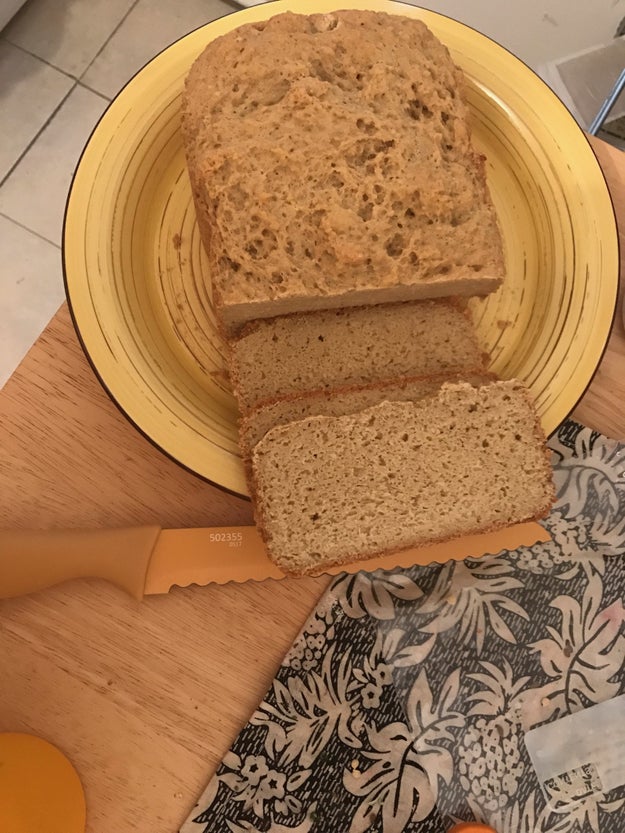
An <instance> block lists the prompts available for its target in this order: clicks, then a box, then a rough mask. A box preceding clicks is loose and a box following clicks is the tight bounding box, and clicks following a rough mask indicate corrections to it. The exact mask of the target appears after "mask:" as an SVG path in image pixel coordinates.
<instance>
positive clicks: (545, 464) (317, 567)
mask: <svg viewBox="0 0 625 833" xmlns="http://www.w3.org/2000/svg"><path fill="white" fill-rule="evenodd" d="M493 384H494V385H497V386H503V387H504V388H507V390H508V391H509V392H513V394H514V395H517V394H518V395H519V396H520V397H521V398H522V399H523V400H524V401H525V407H523V408H522V411H523V412H524V417H523V419H524V420H526V419H527V418H528V417H529V419H531V424H530V423H529V422H526V427H527V428H528V434H529V438H530V458H531V459H532V460H533V462H532V466H533V468H534V469H535V472H534V476H535V478H536V482H537V483H538V485H539V487H540V492H541V494H540V496H537V497H536V498H535V499H534V501H533V505H532V507H531V510H526V511H518V510H517V507H516V506H514V507H513V508H512V509H511V515H510V517H507V518H502V519H501V521H490V522H488V523H481V524H480V523H476V524H471V523H467V524H466V525H465V526H463V528H462V529H459V530H458V531H457V533H454V534H451V535H448V534H442V535H439V536H437V535H434V536H431V537H430V538H428V539H427V540H424V539H422V538H415V540H414V541H413V542H411V543H407V544H405V545H402V546H396V547H395V546H389V547H387V548H380V549H378V550H376V551H367V552H365V553H364V554H362V555H360V556H359V555H358V554H357V553H354V551H353V550H350V551H348V552H346V553H345V554H344V555H339V556H334V557H332V556H325V554H322V553H317V556H318V557H317V558H316V560H315V563H314V564H312V565H303V566H302V567H301V569H298V566H297V565H296V566H295V567H294V566H293V562H292V561H291V560H290V558H289V555H288V554H287V555H286V556H285V554H284V553H282V552H281V551H279V548H280V547H281V546H282V545H283V544H282V542H280V543H279V544H277V545H276V540H275V536H274V533H273V531H272V530H273V529H275V528H276V527H275V524H273V525H272V524H271V523H268V521H267V518H266V515H265V511H264V501H263V499H262V490H263V488H265V484H264V483H263V478H262V472H259V468H258V455H259V452H260V454H261V455H262V454H263V453H264V449H265V448H266V445H267V439H268V438H270V440H269V441H270V442H271V441H273V440H274V439H275V437H279V436H280V435H281V434H282V435H284V433H285V432H288V431H289V430H291V426H293V425H295V423H291V424H290V425H286V426H278V427H276V428H274V429H272V430H271V431H270V432H268V434H267V435H266V436H265V438H264V440H261V441H260V442H259V443H258V445H257V446H256V448H255V450H254V452H253V454H252V463H253V468H254V479H255V493H254V512H255V520H256V524H257V526H258V528H259V530H260V533H261V536H262V537H263V540H264V541H265V543H266V545H267V549H268V552H269V554H270V557H271V558H272V559H273V560H274V561H275V563H276V564H277V565H278V566H279V567H280V569H281V570H283V571H285V572H287V573H288V574H290V575H308V574H313V573H318V572H323V571H324V569H326V568H328V567H331V566H340V565H341V564H345V563H351V562H357V561H359V560H365V559H368V558H372V557H375V556H386V555H391V554H392V553H394V552H401V551H402V550H404V549H406V548H409V547H411V546H427V545H428V544H434V543H444V542H445V541H451V540H454V539H456V538H459V537H463V536H465V535H475V534H480V533H485V532H493V531H496V530H497V529H503V528H505V527H506V526H509V525H510V524H511V523H521V522H526V521H538V520H540V519H541V518H544V517H545V516H546V515H547V514H548V513H549V511H550V509H551V508H552V506H553V504H554V502H555V497H556V495H555V486H554V483H553V472H552V467H551V461H550V453H549V451H548V449H547V447H546V443H545V436H544V432H543V430H542V426H541V424H540V420H539V418H538V415H537V414H536V411H535V409H534V406H533V403H532V399H531V396H530V395H529V392H528V391H527V389H526V388H525V387H524V386H523V385H522V384H521V383H519V382H517V381H516V380H513V381H509V382H496V383H493ZM469 387H470V386H468V385H464V384H451V385H445V386H443V388H442V391H443V397H442V398H443V401H446V400H448V399H449V396H450V395H451V396H453V395H454V393H459V394H460V396H462V395H463V391H464V392H465V393H466V391H467V388H469ZM485 387H488V386H485ZM445 392H447V393H445ZM388 404H390V403H382V405H381V406H374V407H373V408H369V409H367V410H365V411H362V412H360V414H358V415H357V418H358V419H362V418H364V417H365V416H369V415H370V414H373V413H375V412H376V411H377V410H378V409H379V408H381V407H382V408H383V407H384V406H386V405H388ZM395 404H405V403H395ZM417 407H419V405H417ZM335 419H342V418H335ZM331 420H332V418H327V417H308V418H307V419H305V420H301V421H300V423H301V424H302V425H304V423H305V424H306V425H307V426H308V425H310V426H311V427H312V426H314V424H315V422H316V423H317V424H318V425H320V426H321V425H324V426H326V425H328V424H329V423H330V422H331ZM344 424H345V425H346V424H347V423H346V422H345V423H344ZM500 427H501V426H500ZM460 436H461V433H459V434H458V437H460ZM373 453H375V449H373V450H372V454H373ZM458 453H463V450H462V449H460V447H459V448H458ZM515 474H516V473H515V472H514V471H511V472H510V474H509V476H510V479H511V481H512V478H514V477H515ZM345 488H347V485H346V486H345ZM354 511H355V512H356V511H357V507H354Z"/></svg>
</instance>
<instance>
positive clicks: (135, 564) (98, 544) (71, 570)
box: [0, 526, 160, 599]
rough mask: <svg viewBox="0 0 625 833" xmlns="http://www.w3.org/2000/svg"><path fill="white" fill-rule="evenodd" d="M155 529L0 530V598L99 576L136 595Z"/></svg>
mask: <svg viewBox="0 0 625 833" xmlns="http://www.w3.org/2000/svg"><path fill="white" fill-rule="evenodd" d="M159 533H160V528H159V527H158V526H140V527H135V528H132V529H94V530H79V529H75V530H50V531H47V532H38V531H34V532H31V531H25V530H15V531H10V530H0V599H10V598H11V597H13V596H23V595H25V594H27V593H34V592H36V591H37V590H43V589H44V588H45V587H52V586H53V585H55V584H60V583H61V582H63V581H69V580H70V579H73V578H103V579H106V580H107V581H110V582H112V583H113V584H116V585H117V586H118V587H121V588H122V589H123V590H126V592H127V593H130V595H131V596H134V597H135V598H136V599H141V598H143V588H144V587H145V576H146V573H147V569H148V564H149V563H150V558H151V556H152V551H153V549H154V545H155V544H156V541H157V539H158V536H159Z"/></svg>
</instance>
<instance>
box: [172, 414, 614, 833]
mask: <svg viewBox="0 0 625 833" xmlns="http://www.w3.org/2000/svg"><path fill="white" fill-rule="evenodd" d="M549 444H550V448H551V450H552V453H553V466H554V477H555V483H556V490H557V502H556V505H555V507H554V509H553V511H552V512H551V514H550V516H549V517H548V518H547V519H546V520H545V522H544V524H545V526H546V527H547V528H548V529H549V531H550V533H551V536H552V539H551V541H549V542H548V543H546V544H539V545H537V546H535V547H530V548H523V549H520V550H517V551H515V552H502V553H500V554H499V555H497V556H493V557H491V556H489V557H485V558H481V559H469V560H466V561H464V562H450V563H448V564H444V565H440V564H432V565H430V566H428V567H414V568H412V569H409V570H401V571H400V570H397V571H392V572H382V571H379V572H376V573H371V574H365V573H358V574H356V575H350V576H347V575H342V576H339V577H337V578H336V580H335V581H334V583H333V585H332V587H331V588H330V589H329V591H328V592H327V593H326V594H325V595H324V597H323V598H322V599H321V600H320V602H319V604H318V605H317V608H316V610H315V611H314V612H313V614H312V615H311V616H310V618H309V620H308V621H307V623H306V624H305V625H304V627H303V629H302V631H301V633H300V635H299V636H298V638H297V639H296V640H295V642H294V644H293V647H292V648H291V650H290V651H289V653H288V654H287V656H286V657H285V660H284V662H283V663H282V666H281V668H280V670H279V672H278V674H277V676H276V678H275V680H274V681H273V684H272V686H271V688H270V690H269V692H268V693H267V695H266V696H265V699H264V700H263V702H262V703H261V704H260V705H259V707H258V708H257V710H256V712H255V713H254V715H253V716H252V718H251V720H250V722H249V723H248V724H247V726H245V727H244V729H243V730H242V732H241V733H240V735H239V737H238V738H237V740H236V741H235V743H234V745H233V747H232V749H231V751H230V752H229V753H228V754H227V755H226V757H225V758H224V760H223V762H222V764H221V765H220V766H219V768H218V769H217V772H216V773H215V775H214V776H213V778H212V779H211V781H210V782H209V784H208V787H207V789H206V790H205V792H204V794H203V795H202V796H201V798H200V800H199V801H198V803H197V805H196V807H195V809H194V810H193V811H192V812H191V814H190V816H189V819H188V821H187V822H186V823H185V825H184V826H183V828H182V833H222V832H223V833H229V831H231V832H232V833H288V831H294V832H295V833H326V831H337V833H366V831H369V832H370V833H403V831H406V833H446V831H447V830H448V829H449V827H450V826H451V824H452V823H453V822H456V821H462V820H470V819H477V820H479V821H484V822H486V823H488V824H490V825H491V826H492V827H494V828H495V830H497V831H498V833H547V831H557V832H558V833H622V831H623V830H625V787H622V788H618V789H615V790H613V791H612V792H610V793H606V794H604V793H597V792H594V793H592V794H590V795H587V796H585V797H584V798H583V800H580V801H578V802H577V803H576V804H573V805H570V806H567V807H565V808H564V809H563V808H562V807H558V808H554V807H552V806H551V805H550V804H548V803H547V799H546V798H545V795H544V793H543V790H542V789H541V786H540V785H539V783H538V781H537V778H536V775H535V772H534V769H533V766H532V763H531V761H530V759H529V756H528V753H527V750H526V747H525V743H524V734H525V732H527V731H528V730H529V729H531V728H535V727H536V726H540V725H541V724H544V723H547V722H550V721H553V720H557V719H558V718H560V717H563V716H565V715H567V714H572V713H575V712H577V711H579V710H581V709H585V708H588V707H590V706H592V705H593V704H596V703H600V702H603V701H604V700H607V699H609V698H612V697H615V696H617V695H619V694H623V693H625V608H624V606H623V597H624V596H625V562H624V561H623V559H624V558H625V445H619V444H618V443H616V442H613V441H611V440H607V439H606V438H605V437H602V436H600V435H599V434H596V433H594V432H591V431H590V430H588V429H586V428H583V427H582V426H580V425H578V424H576V423H574V422H572V421H567V422H565V423H564V424H563V425H562V426H561V428H560V430H559V431H558V433H557V435H556V436H554V437H553V438H552V439H551V440H550V443H549Z"/></svg>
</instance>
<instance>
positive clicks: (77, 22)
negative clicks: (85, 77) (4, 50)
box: [4, 0, 134, 78]
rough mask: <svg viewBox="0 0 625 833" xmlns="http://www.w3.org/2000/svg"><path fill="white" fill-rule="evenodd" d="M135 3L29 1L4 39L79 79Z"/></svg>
mask: <svg viewBox="0 0 625 833" xmlns="http://www.w3.org/2000/svg"><path fill="white" fill-rule="evenodd" d="M133 2H134V0H29V2H28V3H26V5H25V6H24V7H23V8H22V9H21V10H20V11H19V12H18V13H17V15H16V16H15V17H14V18H13V20H12V21H11V23H9V25H8V26H7V28H6V29H5V31H4V36H5V37H6V39H7V40H9V41H10V42H11V43H14V44H15V45H16V46H21V47H23V48H24V49H26V50H28V52H32V53H33V54H34V55H37V56H38V57H39V58H43V59H44V60H46V61H49V62H50V63H51V64H53V65H54V66H55V67H58V68H59V69H62V70H63V71H64V72H68V73H69V74H70V75H73V76H74V77H76V78H78V77H79V76H80V75H82V73H83V72H84V71H85V70H86V68H87V67H88V66H89V64H90V63H91V61H92V60H93V59H94V58H95V56H96V55H97V54H98V52H99V51H100V49H101V48H102V46H103V45H104V44H105V42H106V40H107V38H108V37H109V36H110V34H111V33H112V32H113V30H114V29H115V27H116V26H117V25H118V24H119V22H120V21H121V20H122V18H123V16H124V15H125V14H126V12H127V11H128V9H130V7H131V6H132V4H133Z"/></svg>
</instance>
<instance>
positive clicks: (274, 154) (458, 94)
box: [183, 10, 503, 318]
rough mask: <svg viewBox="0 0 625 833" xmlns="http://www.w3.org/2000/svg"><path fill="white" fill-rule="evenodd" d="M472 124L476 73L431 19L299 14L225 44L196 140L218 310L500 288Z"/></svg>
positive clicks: (188, 91)
mask: <svg viewBox="0 0 625 833" xmlns="http://www.w3.org/2000/svg"><path fill="white" fill-rule="evenodd" d="M468 121H469V118H468V109H467V105H466V101H465V80H464V76H463V74H462V72H461V71H460V70H459V69H458V68H457V67H456V66H455V65H454V63H453V62H452V60H451V58H450V55H449V52H448V50H447V49H446V47H445V46H443V45H442V44H441V43H440V41H438V39H437V38H435V37H434V35H433V34H432V33H431V32H430V31H429V29H428V28H427V27H426V26H425V25H424V24H423V23H422V22H421V21H418V20H413V19H410V18H406V17H403V16H399V15H388V14H384V13H377V12H368V11H352V10H347V11H340V12H335V13H332V14H326V15H310V16H306V15H295V14H291V13H285V14H280V15H276V16H275V17H272V18H271V19H269V20H268V21H266V22H262V23H255V24H247V25H245V26H242V27H240V28H238V29H236V30H234V31H232V32H230V33H228V34H227V35H224V36H223V37H221V38H218V39H216V40H215V41H213V42H212V43H210V44H209V45H208V46H207V48H206V49H205V50H204V52H203V53H202V54H201V55H200V57H199V58H198V59H197V60H196V62H195V64H194V65H193V67H192V69H191V71H190V73H189V75H188V78H187V81H186V87H185V93H184V96H183V135H184V140H185V148H186V153H187V159H188V165H189V172H190V176H191V183H192V188H193V193H194V199H195V204H196V209H197V215H198V221H199V225H200V231H201V234H202V239H203V242H204V245H205V247H206V249H207V252H208V256H209V261H210V268H211V274H212V277H213V289H214V291H215V295H216V300H217V301H218V304H219V305H221V306H226V307H228V306H229V305H231V306H233V307H236V305H240V304H243V305H245V304H250V303H251V304H252V305H253V304H255V303H262V302H268V301H273V302H280V301H281V300H285V301H286V300H288V299H299V301H296V302H295V303H294V304H293V305H292V309H293V310H296V309H304V308H306V303H305V300H304V301H303V300H302V299H306V298H309V299H310V298H319V296H322V297H326V298H332V297H335V296H340V297H342V298H343V302H342V303H343V305H344V304H345V303H346V302H348V301H346V300H345V298H346V296H348V295H349V293H350V292H355V293H356V294H357V293H358V291H359V290H363V291H373V292H374V293H377V294H382V295H383V294H384V292H385V291H387V290H388V289H389V288H390V287H407V286H415V285H427V284H435V283H437V282H439V281H442V282H443V283H444V284H445V286H449V284H450V283H451V284H453V285H454V288H453V290H451V291H449V292H447V291H444V292H439V293H438V294H453V293H454V292H456V293H460V294H463V286H462V285H463V284H464V283H466V284H467V287H466V292H464V294H472V293H473V292H474V291H477V292H480V291H482V292H487V291H490V290H491V289H493V288H496V286H497V285H498V282H499V280H500V279H501V277H502V276H503V255H502V246H501V239H500V235H499V229H498V225H497V220H496V216H495V212H494V209H493V206H492V203H491V200H490V195H489V193H488V189H487V185H486V178H485V168H484V160H483V158H482V157H481V156H480V155H479V154H478V153H477V152H476V151H475V149H474V148H473V146H472V143H471V136H470V130H469V126H468ZM434 294H436V292H435V293H434ZM406 297H415V296H406ZM420 297H422V296H420ZM371 300H372V299H370V298H368V299H367V300H365V301H363V302H365V303H369V302H371ZM373 300H374V301H375V298H373ZM388 300H402V296H394V297H389V298H388ZM272 309H274V312H275V307H272ZM284 311H287V312H288V311H291V308H289V306H288V304H287V307H286V308H285V309H284ZM247 314H248V315H249V318H254V317H259V316H258V314H255V313H254V311H253V310H248V312H247Z"/></svg>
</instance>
